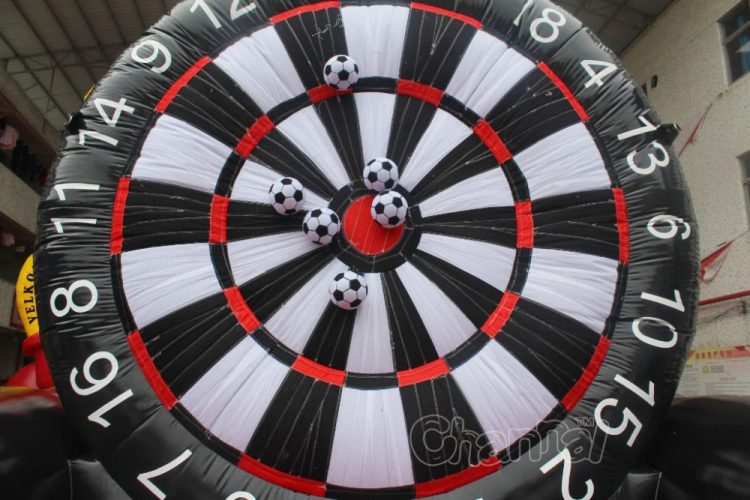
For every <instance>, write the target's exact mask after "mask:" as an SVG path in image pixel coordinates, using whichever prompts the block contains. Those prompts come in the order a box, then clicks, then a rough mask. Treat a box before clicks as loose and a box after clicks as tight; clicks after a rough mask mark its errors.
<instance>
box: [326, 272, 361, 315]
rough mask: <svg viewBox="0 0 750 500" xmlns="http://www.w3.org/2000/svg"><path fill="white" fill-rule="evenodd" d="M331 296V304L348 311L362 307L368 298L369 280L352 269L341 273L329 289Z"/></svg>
mask: <svg viewBox="0 0 750 500" xmlns="http://www.w3.org/2000/svg"><path fill="white" fill-rule="evenodd" d="M328 291H329V292H330V294H331V302H333V303H334V304H336V305H337V306H339V307H340V308H341V309H346V310H347V311H349V310H352V309H356V308H358V307H359V306H360V305H362V301H363V300H365V298H366V297H367V279H366V278H365V276H364V275H363V274H359V273H357V272H355V271H352V270H351V269H350V270H348V271H346V272H343V273H339V274H337V275H336V277H334V278H333V281H332V282H331V284H330V285H329V287H328Z"/></svg>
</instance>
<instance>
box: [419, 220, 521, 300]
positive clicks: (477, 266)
mask: <svg viewBox="0 0 750 500" xmlns="http://www.w3.org/2000/svg"><path fill="white" fill-rule="evenodd" d="M418 248H419V250H422V251H424V252H426V253H428V254H430V255H434V256H435V257H438V258H440V259H442V260H444V261H446V262H447V263H449V264H451V265H453V266H455V267H457V268H459V269H461V270H462V271H466V272H467V273H469V274H471V275H472V276H474V277H476V278H479V279H480V280H482V281H484V282H485V283H488V284H490V285H492V286H493V287H495V288H497V289H498V290H500V291H504V290H505V289H506V288H507V286H508V282H509V281H510V276H511V274H512V272H513V264H514V262H515V259H516V249H515V248H507V247H503V246H500V245H496V244H493V243H487V242H484V241H477V240H469V239H465V238H456V237H453V236H444V235H441V234H431V233H424V234H422V237H421V239H420V241H419V247H418Z"/></svg>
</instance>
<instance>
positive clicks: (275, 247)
mask: <svg viewBox="0 0 750 500" xmlns="http://www.w3.org/2000/svg"><path fill="white" fill-rule="evenodd" d="M227 247H228V252H229V264H230V265H231V267H232V274H233V275H234V281H235V283H237V284H238V285H242V284H243V283H247V282H248V281H250V280H252V279H255V278H257V277H258V276H260V275H261V274H263V273H265V272H267V271H270V270H271V269H274V268H276V267H278V266H281V265H283V264H285V263H287V262H289V261H291V260H294V259H296V258H297V257H301V256H302V255H305V254H307V253H310V252H314V251H315V250H317V249H319V248H320V247H319V246H318V245H316V244H315V243H313V242H312V241H310V239H309V238H308V237H307V236H305V233H303V232H302V230H301V229H300V230H297V231H293V232H288V233H279V234H270V235H268V236H259V237H257V238H250V239H246V240H239V241H232V242H229V243H228V245H227Z"/></svg>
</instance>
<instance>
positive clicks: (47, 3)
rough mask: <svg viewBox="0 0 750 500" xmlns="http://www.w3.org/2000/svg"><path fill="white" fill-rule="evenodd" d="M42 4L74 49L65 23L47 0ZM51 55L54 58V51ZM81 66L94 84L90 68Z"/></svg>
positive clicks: (62, 66) (94, 79) (94, 80)
mask: <svg viewBox="0 0 750 500" xmlns="http://www.w3.org/2000/svg"><path fill="white" fill-rule="evenodd" d="M44 4H45V5H46V6H47V9H48V10H49V12H50V14H52V17H53V18H54V19H55V22H56V23H57V25H58V26H59V27H60V31H62V34H63V35H64V36H65V40H66V41H67V42H68V45H70V47H71V49H73V50H75V49H76V46H75V44H74V43H73V38H72V37H71V36H70V32H68V30H67V28H65V25H64V24H63V23H62V20H61V19H60V17H59V16H58V15H57V12H55V9H53V8H52V6H51V5H50V3H49V0H44ZM51 55H52V57H53V58H55V55H54V52H52V53H51ZM58 65H59V66H60V68H64V67H65V66H64V65H62V64H61V63H60V61H58ZM83 68H84V69H85V70H86V75H88V77H89V80H91V85H94V84H95V83H96V78H95V77H94V74H93V73H91V70H90V69H89V67H88V66H87V65H83Z"/></svg>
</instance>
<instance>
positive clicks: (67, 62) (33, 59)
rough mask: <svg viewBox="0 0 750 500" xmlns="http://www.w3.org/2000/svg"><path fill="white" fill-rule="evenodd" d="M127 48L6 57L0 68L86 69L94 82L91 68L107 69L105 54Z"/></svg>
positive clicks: (14, 72) (16, 72) (90, 48)
mask: <svg viewBox="0 0 750 500" xmlns="http://www.w3.org/2000/svg"><path fill="white" fill-rule="evenodd" d="M126 48H127V46H125V45H123V44H121V43H116V44H111V45H105V46H104V47H100V46H98V45H97V46H93V47H81V48H73V49H67V50H55V51H52V52H41V53H39V54H30V55H26V56H18V57H8V58H5V59H0V66H2V67H5V68H6V71H7V68H8V66H9V65H11V64H14V63H15V64H19V65H21V64H23V63H26V65H27V66H29V67H30V68H31V69H33V70H35V71H41V70H45V69H46V70H49V69H53V68H54V67H59V68H75V67H77V68H81V67H83V68H86V69H87V71H88V72H89V74H90V75H91V76H92V80H94V82H96V78H95V77H94V76H93V74H91V71H90V68H91V67H102V68H105V69H106V68H109V66H110V64H109V59H108V56H107V52H117V53H120V52H122V51H123V50H125V49H126ZM53 55H54V57H56V58H57V59H58V63H59V64H58V63H55V60H54V59H53ZM21 72H23V71H8V73H9V74H18V73H21Z"/></svg>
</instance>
